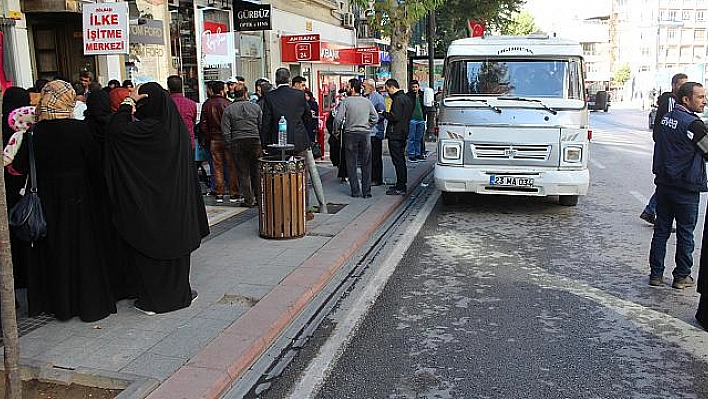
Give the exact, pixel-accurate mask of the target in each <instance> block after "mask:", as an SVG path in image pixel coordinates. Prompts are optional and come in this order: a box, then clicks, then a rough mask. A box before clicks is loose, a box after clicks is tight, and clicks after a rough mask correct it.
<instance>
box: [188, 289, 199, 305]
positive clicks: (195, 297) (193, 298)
mask: <svg viewBox="0 0 708 399" xmlns="http://www.w3.org/2000/svg"><path fill="white" fill-rule="evenodd" d="M189 291H190V294H192V301H191V302H190V303H189V304H190V305H191V304H193V303H194V301H196V300H197V298H199V293H198V292H197V290H189Z"/></svg>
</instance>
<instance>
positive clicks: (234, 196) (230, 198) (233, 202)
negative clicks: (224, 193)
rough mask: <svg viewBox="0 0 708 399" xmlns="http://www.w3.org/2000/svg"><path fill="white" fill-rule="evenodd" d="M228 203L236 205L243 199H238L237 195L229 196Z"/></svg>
mask: <svg viewBox="0 0 708 399" xmlns="http://www.w3.org/2000/svg"><path fill="white" fill-rule="evenodd" d="M229 202H230V203H232V204H238V203H239V202H243V197H240V196H238V195H230V196H229Z"/></svg>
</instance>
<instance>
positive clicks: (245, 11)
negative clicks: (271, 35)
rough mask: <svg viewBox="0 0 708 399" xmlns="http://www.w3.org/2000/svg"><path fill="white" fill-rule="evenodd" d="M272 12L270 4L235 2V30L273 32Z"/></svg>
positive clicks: (238, 0) (236, 0) (240, 0)
mask: <svg viewBox="0 0 708 399" xmlns="http://www.w3.org/2000/svg"><path fill="white" fill-rule="evenodd" d="M271 11H272V8H271V5H270V4H256V3H251V2H249V1H242V0H234V30H236V31H239V32H240V31H251V30H271V21H272V19H271V15H272V12H271Z"/></svg>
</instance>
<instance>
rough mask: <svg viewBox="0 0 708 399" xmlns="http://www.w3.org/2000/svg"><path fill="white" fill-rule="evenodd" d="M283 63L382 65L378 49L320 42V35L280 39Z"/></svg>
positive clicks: (293, 36)
mask: <svg viewBox="0 0 708 399" xmlns="http://www.w3.org/2000/svg"><path fill="white" fill-rule="evenodd" d="M280 57H281V59H282V61H283V62H320V63H326V64H339V65H380V64H381V56H380V53H379V49H378V48H377V47H347V46H343V45H341V44H337V43H331V42H326V41H322V40H320V35H319V34H312V35H291V36H282V37H281V38H280Z"/></svg>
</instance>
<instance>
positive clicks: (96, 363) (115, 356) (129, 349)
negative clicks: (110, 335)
mask: <svg viewBox="0 0 708 399" xmlns="http://www.w3.org/2000/svg"><path fill="white" fill-rule="evenodd" d="M157 342H158V340H156V339H151V340H146V341H139V340H136V339H135V338H118V339H112V340H109V341H108V343H107V344H106V345H105V346H103V347H102V348H101V349H100V350H98V351H96V352H95V353H93V354H91V355H90V356H89V357H87V358H85V359H82V362H81V366H82V367H86V368H93V369H98V370H107V371H120V369H122V368H123V367H125V366H127V365H128V364H129V363H130V362H132V361H133V360H135V359H136V358H138V356H140V355H141V354H143V353H145V352H146V351H147V350H148V349H149V348H150V347H152V346H154V345H155V344H156V343H157Z"/></svg>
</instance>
